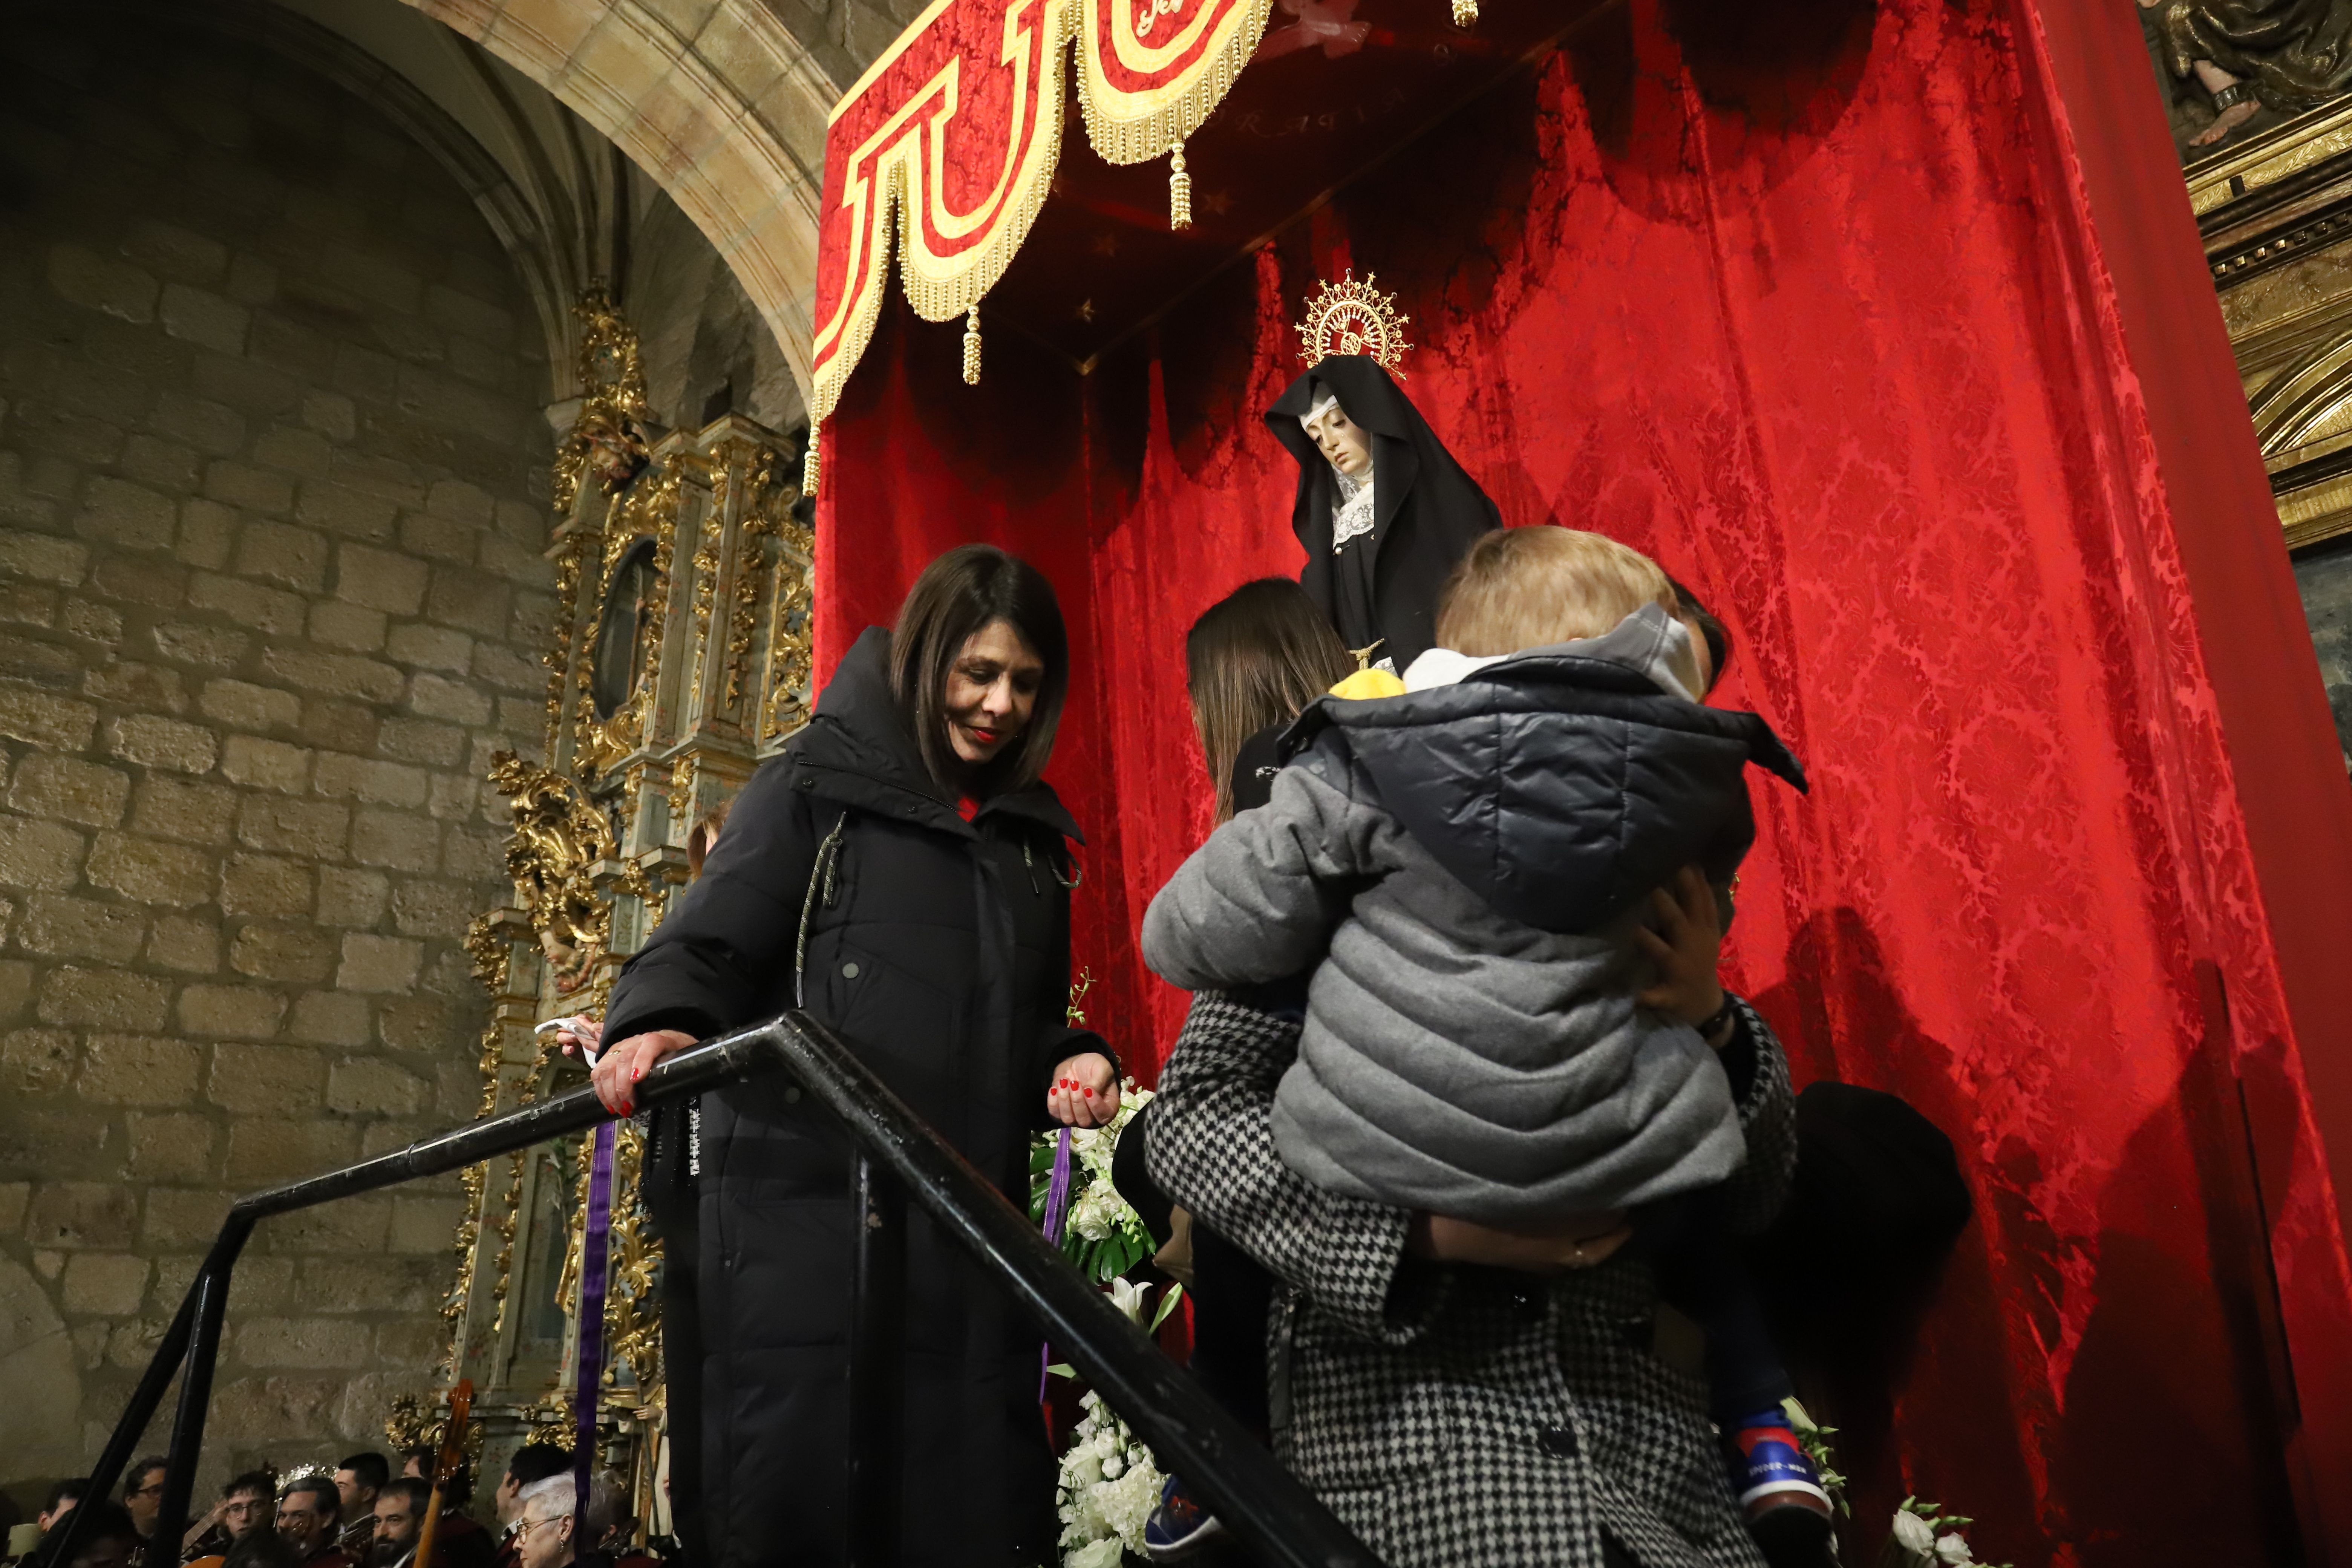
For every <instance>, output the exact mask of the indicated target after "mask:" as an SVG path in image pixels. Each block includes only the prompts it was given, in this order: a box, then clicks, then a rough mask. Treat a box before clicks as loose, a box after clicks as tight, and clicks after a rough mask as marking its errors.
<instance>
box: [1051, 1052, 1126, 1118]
mask: <svg viewBox="0 0 2352 1568" xmlns="http://www.w3.org/2000/svg"><path fill="white" fill-rule="evenodd" d="M1045 1109H1046V1110H1047V1111H1049V1112H1050V1113H1051V1114H1052V1115H1053V1118H1054V1120H1055V1121H1058V1122H1060V1123H1061V1124H1062V1125H1063V1126H1065V1127H1107V1126H1108V1125H1109V1124H1110V1119H1111V1118H1112V1117H1114V1116H1117V1115H1118V1073H1117V1072H1115V1071H1114V1070H1113V1069H1112V1068H1111V1065H1110V1058H1108V1057H1106V1056H1104V1055H1103V1054H1102V1053H1101V1052H1100V1051H1087V1052H1085V1053H1084V1054H1082V1055H1079V1056H1075V1057H1072V1058H1069V1059H1068V1060H1067V1061H1066V1062H1064V1063H1063V1064H1062V1065H1061V1066H1060V1067H1057V1068H1055V1069H1054V1081H1053V1083H1052V1085H1051V1086H1050V1087H1048V1088H1047V1089H1046V1090H1045Z"/></svg>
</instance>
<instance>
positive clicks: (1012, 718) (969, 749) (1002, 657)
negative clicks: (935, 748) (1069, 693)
mask: <svg viewBox="0 0 2352 1568" xmlns="http://www.w3.org/2000/svg"><path fill="white" fill-rule="evenodd" d="M1043 685H1045V660H1044V659H1043V658H1039V657H1038V654H1037V650H1036V649H1035V648H1034V647H1030V646H1029V643H1028V639H1027V638H1025V637H1023V636H1022V635H1021V634H1020V633H1019V632H1018V631H1016V630H1014V629H1013V623H1012V622H1010V621H991V622H989V623H988V625H986V626H982V627H981V628H980V630H978V631H976V632H974V633H972V634H971V637H966V638H965V639H964V645H963V647H962V649H961V651H960V652H959V653H957V655H956V656H955V658H954V660H953V661H952V662H951V663H950V664H949V666H948V689H947V694H946V700H945V701H944V702H943V703H942V704H941V706H942V707H943V708H944V709H945V710H946V718H947V725H948V744H949V745H950V746H952V747H953V748H954V749H955V754H956V757H957V760H959V761H960V762H961V763H964V765H965V766H967V767H974V768H977V767H981V766H983V765H985V764H986V763H992V762H994V761H995V760H996V758H997V755H998V753H999V752H1003V750H1004V748H1005V747H1007V746H1009V745H1011V744H1012V743H1013V741H1014V740H1016V739H1018V738H1019V736H1020V734H1021V731H1024V730H1025V729H1027V728H1028V727H1029V716H1030V715H1031V714H1032V713H1034V711H1036V708H1037V690H1038V688H1040V687H1042V686H1043Z"/></svg>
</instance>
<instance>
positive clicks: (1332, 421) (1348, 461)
mask: <svg viewBox="0 0 2352 1568" xmlns="http://www.w3.org/2000/svg"><path fill="white" fill-rule="evenodd" d="M1302 423H1303V424H1305V426H1307V437H1308V438H1309V439H1310V440H1312V441H1313V442H1314V443H1315V447H1316V449H1317V450H1318V451H1319V452H1321V453H1322V454H1323V456H1324V457H1325V458H1328V459H1329V460H1330V463H1331V466H1332V467H1333V468H1337V469H1339V471H1340V472H1341V473H1343V474H1345V475H1347V476H1348V477H1349V479H1359V478H1361V477H1362V476H1363V475H1365V474H1369V473H1370V472H1371V471H1372V438H1371V437H1370V435H1368V434H1367V433H1366V432H1365V430H1364V427H1363V426H1360V425H1359V424H1357V423H1356V422H1355V421H1354V420H1352V419H1350V418H1349V417H1348V411H1347V410H1346V409H1344V408H1341V407H1340V406H1339V405H1337V404H1333V405H1331V406H1330V407H1329V408H1328V409H1327V410H1325V411H1324V412H1323V413H1321V414H1318V415H1317V416H1315V417H1314V418H1312V419H1308V420H1305V421H1302Z"/></svg>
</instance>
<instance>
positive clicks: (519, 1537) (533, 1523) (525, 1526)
mask: <svg viewBox="0 0 2352 1568" xmlns="http://www.w3.org/2000/svg"><path fill="white" fill-rule="evenodd" d="M571 1522H572V1521H570V1520H569V1519H567V1518H565V1517H563V1516H562V1515H561V1514H558V1515H557V1516H556V1517H555V1518H553V1519H527V1520H525V1521H523V1522H522V1524H521V1526H520V1528H518V1529H517V1530H516V1531H515V1541H516V1543H517V1544H520V1543H521V1542H524V1541H526V1540H528V1539H529V1538H530V1532H531V1531H534V1530H537V1529H538V1528H539V1527H540V1526H541V1525H542V1524H569V1523H571Z"/></svg>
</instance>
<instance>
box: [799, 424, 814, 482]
mask: <svg viewBox="0 0 2352 1568" xmlns="http://www.w3.org/2000/svg"><path fill="white" fill-rule="evenodd" d="M817 428H818V426H816V425H815V424H814V423H812V424H811V425H810V426H809V438H808V450H807V451H806V452H804V453H803V454H802V457H801V494H803V495H804V496H814V494H816V455H817V448H816V437H817Z"/></svg>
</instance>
